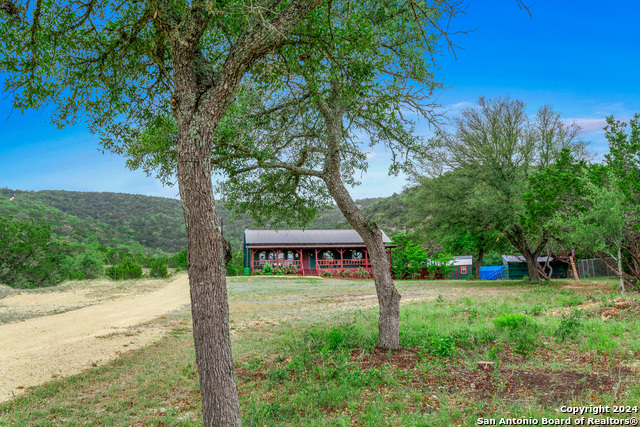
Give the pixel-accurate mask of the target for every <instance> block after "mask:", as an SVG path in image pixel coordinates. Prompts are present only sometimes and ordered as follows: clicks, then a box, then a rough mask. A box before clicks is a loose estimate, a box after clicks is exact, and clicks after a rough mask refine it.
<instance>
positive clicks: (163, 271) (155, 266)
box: [149, 259, 169, 277]
mask: <svg viewBox="0 0 640 427" xmlns="http://www.w3.org/2000/svg"><path fill="white" fill-rule="evenodd" d="M168 275H169V274H168V271H167V265H166V264H165V263H163V262H162V260H161V259H154V260H152V261H151V270H150V271H149V276H151V277H167V276H168Z"/></svg>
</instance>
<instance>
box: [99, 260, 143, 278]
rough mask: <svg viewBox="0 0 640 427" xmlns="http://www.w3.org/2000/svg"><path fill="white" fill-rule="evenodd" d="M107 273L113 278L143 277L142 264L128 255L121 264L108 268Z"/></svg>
mask: <svg viewBox="0 0 640 427" xmlns="http://www.w3.org/2000/svg"><path fill="white" fill-rule="evenodd" d="M106 275H107V276H109V277H110V278H112V279H113V280H127V279H139V278H140V277H142V266H141V265H140V264H137V263H136V262H135V261H134V260H133V259H132V258H129V257H127V258H125V259H124V260H122V262H121V263H120V264H118V265H112V266H111V267H109V268H107V271H106Z"/></svg>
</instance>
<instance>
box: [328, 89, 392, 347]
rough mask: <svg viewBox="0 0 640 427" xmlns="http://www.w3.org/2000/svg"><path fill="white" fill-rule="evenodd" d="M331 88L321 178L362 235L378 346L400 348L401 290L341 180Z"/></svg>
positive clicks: (337, 109) (378, 238) (372, 228)
mask: <svg viewBox="0 0 640 427" xmlns="http://www.w3.org/2000/svg"><path fill="white" fill-rule="evenodd" d="M332 87H333V90H334V93H333V94H332V96H331V97H330V99H329V100H328V102H327V103H326V104H325V103H321V105H320V110H321V112H322V115H323V117H324V121H325V125H326V129H327V153H326V157H325V164H324V170H323V177H322V179H323V180H324V182H325V184H326V185H327V189H328V190H329V194H331V196H332V197H333V199H334V200H335V201H336V203H337V205H338V208H339V209H340V211H341V212H342V214H343V215H344V217H345V218H346V219H347V221H349V224H351V226H352V227H353V228H354V230H356V231H357V232H358V234H359V235H360V237H362V240H363V241H364V244H365V246H366V247H367V251H368V252H369V257H370V259H371V267H372V270H373V280H374V282H375V286H376V294H377V296H378V306H379V310H380V321H379V323H378V342H377V343H376V347H378V348H383V349H395V348H400V293H399V292H398V290H397V289H396V287H395V285H394V283H393V278H392V276H391V269H390V268H389V261H388V260H387V252H386V249H385V247H384V243H383V241H382V231H380V229H379V228H378V226H377V225H376V224H375V223H374V222H373V221H371V220H369V219H368V218H366V217H365V216H364V214H363V213H362V211H361V210H360V209H359V208H358V206H356V204H355V202H354V201H353V199H352V198H351V195H350V194H349V192H348V191H347V189H346V188H345V186H344V184H343V183H342V175H341V170H340V166H341V157H340V156H341V151H340V143H341V138H342V136H343V135H342V131H343V123H342V120H343V111H342V106H341V105H340V101H339V96H338V94H337V92H338V89H337V84H336V83H335V82H332Z"/></svg>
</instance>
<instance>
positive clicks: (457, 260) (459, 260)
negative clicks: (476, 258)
mask: <svg viewBox="0 0 640 427" xmlns="http://www.w3.org/2000/svg"><path fill="white" fill-rule="evenodd" d="M434 263H436V262H435V261H432V260H430V259H428V260H427V264H434ZM447 265H453V266H456V267H457V266H459V265H473V257H472V256H471V255H462V256H454V257H453V260H452V261H449V262H448V263H447Z"/></svg>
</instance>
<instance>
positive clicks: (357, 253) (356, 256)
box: [351, 251, 363, 259]
mask: <svg viewBox="0 0 640 427" xmlns="http://www.w3.org/2000/svg"><path fill="white" fill-rule="evenodd" d="M362 258H363V257H362V252H360V251H353V252H351V259H362Z"/></svg>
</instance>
